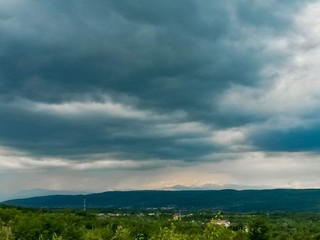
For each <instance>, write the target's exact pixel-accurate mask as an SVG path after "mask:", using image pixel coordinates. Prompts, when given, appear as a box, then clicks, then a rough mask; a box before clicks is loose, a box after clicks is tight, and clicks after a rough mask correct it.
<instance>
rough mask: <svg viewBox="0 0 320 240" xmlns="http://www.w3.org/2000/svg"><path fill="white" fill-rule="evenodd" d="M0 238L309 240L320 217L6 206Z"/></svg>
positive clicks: (0, 212) (319, 235) (0, 213)
mask: <svg viewBox="0 0 320 240" xmlns="http://www.w3.org/2000/svg"><path fill="white" fill-rule="evenodd" d="M0 224H1V225H0V240H33V239H35V240H77V239H79V240H147V239H149V240H214V239H215V240H228V239H230V240H268V239H276V240H287V239H293V240H299V239H301V240H308V239H314V240H316V239H320V214H318V213H288V214H285V213H282V214H279V213H277V214H276V213H273V214H262V213H261V214H232V213H226V214H224V215H222V214H221V213H220V212H218V213H213V212H210V211H206V212H204V211H194V212H190V211H189V212H187V211H183V212H174V211H168V210H166V211H159V210H144V211H137V212H134V211H131V210H110V209H109V210H92V209H91V210H90V212H80V211H79V212H77V211H71V210H63V211H62V210H56V211H52V210H50V211H48V210H35V209H24V208H14V207H6V206H2V207H1V208H0Z"/></svg>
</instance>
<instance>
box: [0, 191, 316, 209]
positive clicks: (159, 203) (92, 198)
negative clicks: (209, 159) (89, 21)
mask: <svg viewBox="0 0 320 240" xmlns="http://www.w3.org/2000/svg"><path fill="white" fill-rule="evenodd" d="M84 199H85V200H86V204H87V208H131V209H134V208H135V209H146V208H174V209H190V210H191V209H193V210H196V209H210V210H214V211H216V210H223V211H233V212H257V211H263V212H274V211H281V212H298V211H320V190H318V189H274V190H241V191H238V190H202V191H201V190H198V191H194V190H192V191H191V190H185V191H112V192H104V193H95V194H81V195H53V196H43V197H32V198H24V199H16V200H8V201H5V202H3V204H7V205H13V206H23V207H34V208H78V209H81V208H83V202H84Z"/></svg>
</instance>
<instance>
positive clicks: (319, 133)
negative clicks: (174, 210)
mask: <svg viewBox="0 0 320 240" xmlns="http://www.w3.org/2000/svg"><path fill="white" fill-rule="evenodd" d="M318 16H320V3H318V2H317V1H312V0H309V1H308V0H290V1H280V0H278V1H277V0H269V1H253V0H244V1H209V0H199V1H189V0H184V1H182V0H181V1H179V0H178V1H169V0H164V1H150V0H139V1H134V2H133V1H129V0H124V1H113V0H107V1H99V0H98V1H95V2H94V3H90V4H89V3H88V2H87V1H83V0H80V1H47V0H45V1H35V0H31V1H26V0H15V1H12V0H10V1H7V0H4V1H1V2H0V179H1V181H0V192H10V191H18V190H22V189H29V188H48V189H59V190H63V189H66V190H85V191H104V190H113V189H159V188H166V187H170V186H174V185H185V186H202V185H208V184H209V185H210V184H212V185H221V186H223V185H227V186H230V185H233V186H237V185H238V186H239V188H246V187H262V188H263V187H296V188H317V187H320V181H319V180H318V178H317V176H319V173H320V168H319V165H320V154H319V149H320V116H319V112H320V91H319V90H320V81H319V75H320V74H319V71H320V70H319V69H320V68H319V66H318V64H319V62H320V46H319V43H320V19H319V17H318Z"/></svg>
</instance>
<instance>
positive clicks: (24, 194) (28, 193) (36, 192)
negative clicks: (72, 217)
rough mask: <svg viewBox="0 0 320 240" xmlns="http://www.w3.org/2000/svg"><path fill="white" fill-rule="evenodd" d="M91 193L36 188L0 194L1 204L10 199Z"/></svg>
mask: <svg viewBox="0 0 320 240" xmlns="http://www.w3.org/2000/svg"><path fill="white" fill-rule="evenodd" d="M89 193H90V192H83V191H82V192H81V191H60V190H48V189H42V188H34V189H28V190H23V191H18V192H15V193H11V194H2V193H0V202H1V201H6V200H10V199H19V198H30V197H39V196H49V195H79V194H89Z"/></svg>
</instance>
